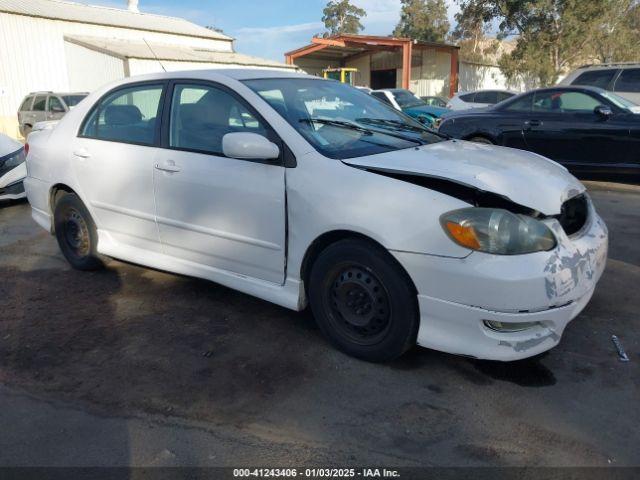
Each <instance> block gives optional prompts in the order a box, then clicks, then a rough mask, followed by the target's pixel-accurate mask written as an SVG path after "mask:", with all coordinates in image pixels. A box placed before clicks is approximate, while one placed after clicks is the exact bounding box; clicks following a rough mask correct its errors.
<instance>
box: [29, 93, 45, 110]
mask: <svg viewBox="0 0 640 480" xmlns="http://www.w3.org/2000/svg"><path fill="white" fill-rule="evenodd" d="M46 105H47V96H46V95H38V96H37V97H36V99H35V101H34V102H33V108H32V110H33V111H35V112H44V109H45V108H46Z"/></svg>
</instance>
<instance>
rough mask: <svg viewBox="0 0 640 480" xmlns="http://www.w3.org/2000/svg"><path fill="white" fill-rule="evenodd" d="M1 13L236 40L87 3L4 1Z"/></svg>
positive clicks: (160, 18)
mask: <svg viewBox="0 0 640 480" xmlns="http://www.w3.org/2000/svg"><path fill="white" fill-rule="evenodd" d="M122 2H123V4H124V0H122ZM0 12H6V13H14V14H18V15H28V16H31V17H40V18H51V19H56V20H67V21H70V22H80V23H92V24H95V25H108V26H112V27H124V28H132V29H136V30H146V31H152V32H163V33H173V34H176V35H188V36H191V37H202V38H211V39H218V40H232V38H231V37H228V36H226V35H224V34H222V33H219V32H215V31H213V30H209V29H208V28H204V27H201V26H199V25H196V24H195V23H191V22H189V21H187V20H185V19H183V18H177V17H165V16H162V15H155V14H151V13H137V12H130V11H129V10H123V9H119V8H112V7H102V6H97V5H87V4H84V3H75V2H67V1H59V0H0Z"/></svg>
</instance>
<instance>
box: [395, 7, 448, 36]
mask: <svg viewBox="0 0 640 480" xmlns="http://www.w3.org/2000/svg"><path fill="white" fill-rule="evenodd" d="M400 1H401V3H402V9H401V10H400V22H399V23H398V25H397V26H396V28H395V30H394V31H393V36H394V37H407V38H413V39H415V40H422V41H424V42H444V40H445V38H446V36H447V33H448V32H449V28H450V24H449V19H448V18H447V5H446V3H445V2H444V0H400Z"/></svg>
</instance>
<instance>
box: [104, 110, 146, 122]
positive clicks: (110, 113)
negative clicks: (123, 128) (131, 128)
mask: <svg viewBox="0 0 640 480" xmlns="http://www.w3.org/2000/svg"><path fill="white" fill-rule="evenodd" d="M141 120H142V112H140V109H139V108H138V107H136V106H135V105H109V106H108V107H107V108H106V109H105V111H104V123H106V124H107V125H132V124H134V123H138V122H140V121H141Z"/></svg>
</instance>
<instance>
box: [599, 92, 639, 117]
mask: <svg viewBox="0 0 640 480" xmlns="http://www.w3.org/2000/svg"><path fill="white" fill-rule="evenodd" d="M602 96H603V97H605V98H606V99H607V100H609V101H610V102H611V103H613V104H614V105H615V106H616V107H620V108H624V109H625V110H629V111H631V113H640V105H637V104H635V103H633V102H632V101H630V100H627V99H626V98H622V97H621V96H620V95H616V94H615V93H611V92H602Z"/></svg>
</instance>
